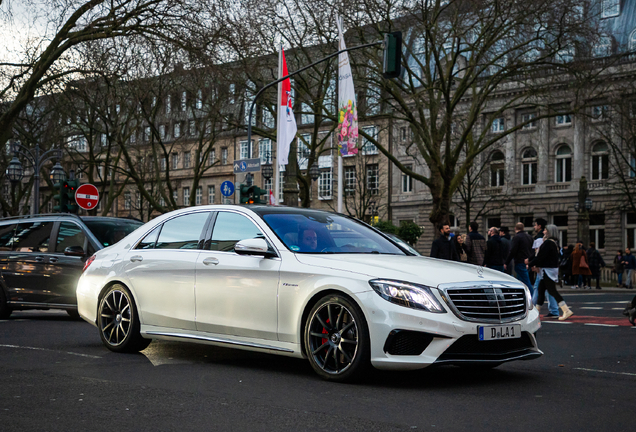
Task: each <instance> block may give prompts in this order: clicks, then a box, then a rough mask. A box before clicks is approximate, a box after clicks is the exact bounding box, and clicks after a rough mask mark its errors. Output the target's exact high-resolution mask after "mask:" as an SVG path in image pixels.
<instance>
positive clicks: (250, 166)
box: [234, 158, 261, 174]
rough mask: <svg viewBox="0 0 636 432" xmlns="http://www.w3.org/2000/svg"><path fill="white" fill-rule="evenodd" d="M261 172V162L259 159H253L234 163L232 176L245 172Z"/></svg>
mask: <svg viewBox="0 0 636 432" xmlns="http://www.w3.org/2000/svg"><path fill="white" fill-rule="evenodd" d="M260 170H261V160H260V159H259V158H254V159H240V160H237V161H234V174H240V173H246V172H259V171H260Z"/></svg>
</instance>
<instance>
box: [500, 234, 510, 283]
mask: <svg viewBox="0 0 636 432" xmlns="http://www.w3.org/2000/svg"><path fill="white" fill-rule="evenodd" d="M509 231H510V230H509V229H508V227H507V226H502V227H499V238H501V246H503V259H504V261H505V260H506V258H508V254H509V253H510V247H511V240H510V233H509ZM504 273H507V274H512V268H510V267H508V268H506V269H504Z"/></svg>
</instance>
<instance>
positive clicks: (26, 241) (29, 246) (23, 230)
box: [13, 222, 53, 253]
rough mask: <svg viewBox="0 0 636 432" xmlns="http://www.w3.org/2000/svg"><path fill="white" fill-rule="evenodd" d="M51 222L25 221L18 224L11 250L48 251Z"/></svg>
mask: <svg viewBox="0 0 636 432" xmlns="http://www.w3.org/2000/svg"><path fill="white" fill-rule="evenodd" d="M52 228H53V222H26V223H21V224H18V228H17V229H16V231H15V239H14V243H13V250H14V251H16V252H35V253H42V252H49V238H50V237H51V229H52Z"/></svg>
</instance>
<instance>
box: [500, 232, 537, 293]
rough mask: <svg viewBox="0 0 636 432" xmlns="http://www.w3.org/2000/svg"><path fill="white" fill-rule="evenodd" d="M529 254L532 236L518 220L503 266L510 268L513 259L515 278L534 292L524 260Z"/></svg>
mask: <svg viewBox="0 0 636 432" xmlns="http://www.w3.org/2000/svg"><path fill="white" fill-rule="evenodd" d="M531 255H532V237H530V234H528V233H527V232H526V227H525V226H524V225H523V223H522V222H519V223H517V224H516V225H515V235H514V237H512V240H511V241H510V252H508V257H507V258H506V261H505V263H504V268H510V267H511V262H512V261H513V260H514V263H515V264H514V266H515V274H516V278H517V279H519V280H520V281H521V282H522V283H524V284H525V285H526V286H527V287H528V289H529V290H530V294H532V293H533V292H534V287H533V286H532V283H530V278H529V277H528V269H527V268H526V263H525V261H526V259H528V258H529V257H530V256H531Z"/></svg>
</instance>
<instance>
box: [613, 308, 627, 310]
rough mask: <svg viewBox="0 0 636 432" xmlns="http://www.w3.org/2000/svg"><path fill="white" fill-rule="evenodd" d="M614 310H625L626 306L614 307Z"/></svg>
mask: <svg viewBox="0 0 636 432" xmlns="http://www.w3.org/2000/svg"><path fill="white" fill-rule="evenodd" d="M612 310H625V308H612Z"/></svg>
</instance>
